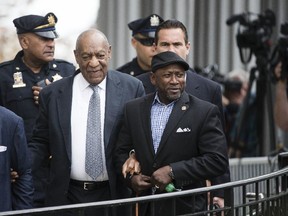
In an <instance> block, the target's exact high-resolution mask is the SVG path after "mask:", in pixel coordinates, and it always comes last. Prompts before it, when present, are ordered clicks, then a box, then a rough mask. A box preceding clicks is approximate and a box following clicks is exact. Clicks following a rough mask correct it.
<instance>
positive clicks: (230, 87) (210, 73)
mask: <svg viewBox="0 0 288 216" xmlns="http://www.w3.org/2000/svg"><path fill="white" fill-rule="evenodd" d="M194 69H195V71H196V73H197V74H199V75H201V76H203V77H206V78H208V79H210V80H213V81H215V82H217V83H219V84H220V85H221V86H222V87H223V88H224V89H225V90H226V91H233V92H239V91H240V90H241V88H242V82H240V81H238V80H231V79H227V78H225V76H224V75H222V74H220V72H219V67H218V65H217V64H212V65H208V66H206V67H204V68H200V67H197V66H196V67H194Z"/></svg>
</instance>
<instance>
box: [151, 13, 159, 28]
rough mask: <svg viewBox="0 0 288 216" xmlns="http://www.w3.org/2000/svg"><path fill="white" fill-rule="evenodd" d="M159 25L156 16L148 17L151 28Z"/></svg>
mask: <svg viewBox="0 0 288 216" xmlns="http://www.w3.org/2000/svg"><path fill="white" fill-rule="evenodd" d="M159 23H160V20H159V17H158V16H156V15H153V16H152V17H150V25H151V26H158V25H159Z"/></svg>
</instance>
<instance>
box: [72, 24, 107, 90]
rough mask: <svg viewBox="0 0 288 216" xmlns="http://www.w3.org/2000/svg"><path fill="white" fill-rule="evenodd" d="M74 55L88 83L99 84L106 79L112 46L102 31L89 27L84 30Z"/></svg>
mask: <svg viewBox="0 0 288 216" xmlns="http://www.w3.org/2000/svg"><path fill="white" fill-rule="evenodd" d="M74 55H75V59H76V61H77V63H78V65H79V69H80V71H81V73H82V75H83V77H84V78H85V79H86V81H87V82H88V83H90V84H92V85H98V84H99V83H101V82H102V81H103V79H105V77H106V75H107V73H108V63H109V59H110V58H111V46H110V45H109V43H108V40H107V38H106V36H105V35H104V34H103V33H102V32H101V31H99V30H97V29H89V30H87V31H84V32H82V33H81V34H80V35H79V37H78V39H77V41H76V49H75V50H74Z"/></svg>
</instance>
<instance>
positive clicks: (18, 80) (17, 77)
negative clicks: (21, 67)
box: [13, 72, 26, 88]
mask: <svg viewBox="0 0 288 216" xmlns="http://www.w3.org/2000/svg"><path fill="white" fill-rule="evenodd" d="M13 78H14V84H13V88H20V87H25V86H26V84H25V83H24V82H23V76H22V72H16V73H14V74H13Z"/></svg>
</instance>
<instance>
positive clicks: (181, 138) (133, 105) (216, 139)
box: [114, 51, 228, 216]
mask: <svg viewBox="0 0 288 216" xmlns="http://www.w3.org/2000/svg"><path fill="white" fill-rule="evenodd" d="M188 69H189V65H188V64H187V63H186V61H185V60H183V59H182V58H181V57H179V56H178V55H177V54H176V53H174V52H170V51H166V52H161V53H159V54H157V55H155V56H154V57H153V58H152V72H153V74H152V75H151V81H152V84H153V85H155V87H156V89H157V91H156V93H154V94H149V95H147V96H145V97H142V98H139V99H135V100H133V101H131V102H128V103H127V105H126V106H125V112H124V113H125V116H124V119H125V120H124V126H123V128H122V129H121V132H120V134H119V138H118V142H117V145H116V149H115V154H114V157H115V162H116V168H117V170H118V171H119V172H120V173H121V170H122V165H123V164H124V162H125V160H126V159H127V157H128V153H129V152H130V151H131V150H133V149H135V152H136V153H135V154H136V158H137V160H138V161H139V163H140V166H141V174H139V175H133V176H132V177H131V178H130V181H131V182H129V185H131V188H132V189H133V190H134V191H135V192H137V193H138V194H139V195H140V196H144V195H149V194H153V193H163V192H164V191H165V189H166V187H167V185H169V184H170V183H173V184H174V185H175V187H176V188H181V189H183V190H188V189H192V188H199V187H204V186H205V185H206V182H205V180H206V179H207V178H208V179H211V178H213V177H216V176H219V175H221V174H223V173H224V172H225V171H226V170H227V169H228V158H227V145H226V138H225V135H224V132H223V129H222V125H221V120H220V118H219V116H220V115H219V109H218V108H217V106H215V105H213V104H211V103H209V102H206V101H203V100H200V99H198V98H196V97H194V96H192V95H189V94H188V93H186V92H185V91H184V89H185V85H186V70H188ZM139 128H141V130H139ZM207 140H209V142H207ZM128 181H129V180H128ZM166 190H167V189H166ZM191 205H193V206H194V207H195V211H200V210H204V209H205V208H206V206H207V203H206V199H205V196H204V195H199V196H197V197H196V198H195V202H194V200H193V199H192V198H189V197H185V199H182V198H179V199H177V200H176V214H177V215H180V214H189V213H191V211H192V209H193V208H192V207H191ZM172 206H173V205H172V201H170V200H164V201H159V202H157V204H155V212H154V215H165V216H167V215H173V214H174V213H173V211H172V209H171V208H172ZM151 213H152V212H150V208H149V206H148V205H147V204H140V215H151Z"/></svg>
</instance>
